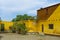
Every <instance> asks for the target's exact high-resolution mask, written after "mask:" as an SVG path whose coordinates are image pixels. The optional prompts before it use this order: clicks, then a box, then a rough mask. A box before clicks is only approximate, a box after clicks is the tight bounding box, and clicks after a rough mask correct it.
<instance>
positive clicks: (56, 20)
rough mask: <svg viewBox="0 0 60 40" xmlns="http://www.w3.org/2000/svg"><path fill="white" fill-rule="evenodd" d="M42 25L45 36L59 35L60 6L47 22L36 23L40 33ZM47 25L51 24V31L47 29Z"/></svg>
mask: <svg viewBox="0 0 60 40" xmlns="http://www.w3.org/2000/svg"><path fill="white" fill-rule="evenodd" d="M42 24H43V27H44V32H43V33H46V34H55V35H56V34H60V5H59V6H58V7H57V8H56V10H55V11H54V12H53V13H52V15H51V16H50V17H49V18H48V19H47V20H42V21H41V20H40V21H38V23H37V25H38V28H37V29H38V32H42ZM49 24H53V29H49Z"/></svg>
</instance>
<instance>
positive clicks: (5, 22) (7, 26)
mask: <svg viewBox="0 0 60 40" xmlns="http://www.w3.org/2000/svg"><path fill="white" fill-rule="evenodd" d="M1 23H2V24H4V28H5V30H9V27H12V25H13V22H7V21H2V22H1Z"/></svg>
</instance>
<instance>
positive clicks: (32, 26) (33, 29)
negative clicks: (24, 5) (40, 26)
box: [25, 20, 36, 32]
mask: <svg viewBox="0 0 60 40" xmlns="http://www.w3.org/2000/svg"><path fill="white" fill-rule="evenodd" d="M25 24H26V27H27V28H28V32H36V22H35V21H33V20H27V21H26V22H25Z"/></svg>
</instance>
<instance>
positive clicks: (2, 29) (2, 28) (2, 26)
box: [1, 24, 4, 32]
mask: <svg viewBox="0 0 60 40" xmlns="http://www.w3.org/2000/svg"><path fill="white" fill-rule="evenodd" d="M1 32H4V24H1Z"/></svg>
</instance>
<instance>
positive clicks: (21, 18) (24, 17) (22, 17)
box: [12, 14, 35, 22]
mask: <svg viewBox="0 0 60 40" xmlns="http://www.w3.org/2000/svg"><path fill="white" fill-rule="evenodd" d="M21 20H35V16H28V15H27V14H24V15H17V16H16V18H14V19H13V20H12V21H13V22H16V21H21Z"/></svg>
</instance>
